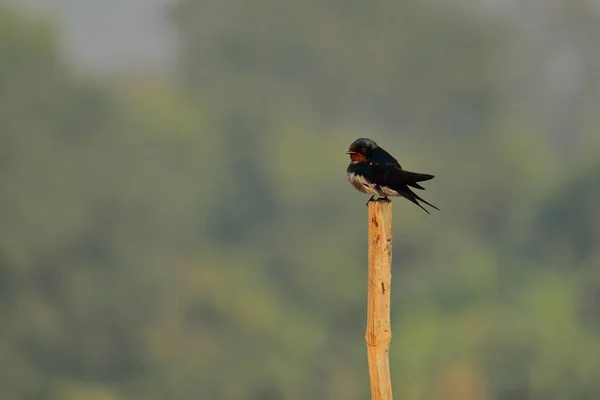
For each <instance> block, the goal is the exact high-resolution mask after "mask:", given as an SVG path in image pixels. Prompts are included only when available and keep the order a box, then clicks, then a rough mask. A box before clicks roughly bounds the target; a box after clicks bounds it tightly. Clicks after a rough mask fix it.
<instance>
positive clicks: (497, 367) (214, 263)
mask: <svg viewBox="0 0 600 400" xmlns="http://www.w3.org/2000/svg"><path fill="white" fill-rule="evenodd" d="M571 3H572V4H575V6H569V7H565V10H566V14H564V21H563V25H561V24H558V26H559V27H560V29H563V30H565V31H566V28H565V27H567V26H572V25H569V24H572V23H573V21H579V18H581V17H582V16H584V17H586V19H585V20H586V21H588V20H589V19H588V18H590V17H589V14H587V13H585V12H582V10H585V7H586V5H588V4H589V3H588V2H585V1H583V0H578V1H573V2H571ZM467 10H468V7H463V6H458V7H448V6H444V5H441V4H435V5H433V4H430V3H428V2H417V1H404V2H385V1H377V2H375V3H366V2H362V1H354V0H351V1H349V0H344V1H339V0H328V1H316V0H307V1H304V2H283V3H282V2H278V1H274V0H259V1H255V2H252V4H250V3H248V2H243V1H241V0H223V1H200V0H179V1H177V2H175V4H174V5H173V7H172V8H171V9H170V14H169V18H170V19H171V21H172V23H173V26H175V27H176V29H177V32H178V35H179V44H180V46H181V48H180V59H179V60H178V64H177V65H178V69H177V71H175V72H174V73H173V75H172V76H156V75H151V74H149V75H138V76H131V75H125V76H123V77H122V78H121V79H118V80H112V81H111V80H102V79H92V78H90V77H86V76H82V75H81V74H76V73H74V72H73V71H72V70H71V69H70V68H69V66H68V65H67V64H66V62H65V60H64V59H63V57H62V56H61V53H60V44H59V43H57V42H56V40H55V38H56V36H55V30H54V27H53V26H52V24H50V23H49V22H48V21H46V20H39V19H35V18H32V17H29V16H27V15H24V14H22V13H20V12H17V11H16V10H15V9H12V8H9V7H7V6H0V177H1V181H0V182H1V183H2V185H1V186H0V187H1V190H2V195H1V196H0V202H1V204H0V209H1V210H2V213H1V214H0V215H1V218H2V223H1V224H0V298H1V299H2V301H1V302H0V313H1V314H0V315H1V317H2V323H1V324H0V397H1V398H3V399H32V400H33V399H65V400H75V399H77V400H79V399H91V400H95V399H98V400H109V399H110V400H121V399H174V400H176V399H193V398H200V399H248V400H276V399H291V400H294V399H298V400H299V399H359V398H360V399H363V398H367V397H368V374H367V365H366V353H365V347H364V339H363V335H364V314H365V311H366V306H365V285H364V280H365V278H366V276H365V274H366V269H365V260H366V232H365V215H366V210H365V209H364V200H365V199H364V198H363V197H361V196H360V195H359V194H357V193H355V192H354V191H353V189H352V188H351V187H350V185H349V184H348V183H347V182H346V181H345V177H344V171H345V168H346V165H347V162H348V160H347V158H346V156H345V154H344V152H345V150H346V147H347V146H348V145H349V143H351V142H352V141H353V140H354V139H355V138H356V137H359V136H366V137H372V138H374V139H376V140H377V141H378V142H380V144H382V145H383V146H384V147H386V149H388V150H390V151H391V152H392V153H393V154H395V155H397V157H398V158H399V159H400V160H401V163H402V165H403V166H406V167H407V168H408V169H412V170H416V171H423V172H428V173H433V174H435V175H436V179H435V180H434V181H432V183H431V184H429V185H427V188H428V191H427V197H426V198H427V199H428V200H430V201H431V202H432V203H434V204H436V205H438V206H440V208H441V209H442V211H441V212H439V213H435V214H434V215H432V216H427V215H425V214H424V213H421V212H420V210H418V209H415V208H414V207H413V206H412V205H410V204H409V203H408V202H404V201H402V200H396V201H395V204H394V208H395V227H394V229H395V232H394V233H395V240H394V284H393V290H394V293H393V296H392V298H393V301H394V304H393V313H394V314H393V323H394V326H393V332H394V337H393V341H392V346H391V354H390V355H391V364H392V374H393V383H394V391H395V394H396V396H397V397H398V398H403V399H461V400H469V399H498V400H515V399H548V400H552V399H556V400H563V399H596V398H598V397H599V396H600V383H599V381H598V380H597V374H596V371H598V370H599V369H600V336H599V334H600V270H599V269H598V268H597V267H598V265H599V261H600V253H599V250H598V249H600V246H599V245H600V214H599V213H598V212H597V210H596V208H597V206H598V204H600V160H599V158H598V154H599V149H600V135H599V134H598V130H599V128H600V117H599V116H598V113H597V112H595V110H596V109H597V108H598V107H600V96H599V95H598V94H599V93H600V91H598V90H597V89H599V88H600V76H598V74H597V73H596V74H595V73H593V72H592V70H590V69H588V68H592V67H593V66H595V65H597V64H596V63H597V62H598V60H597V58H593V57H591V56H588V55H585V57H584V58H578V54H579V53H577V54H575V55H572V58H573V59H576V60H579V61H580V62H583V63H584V68H583V69H582V70H583V71H584V74H583V77H582V78H581V79H582V80H583V81H582V82H584V83H585V84H580V85H579V86H577V87H578V88H579V89H580V91H579V92H577V95H575V94H574V92H572V91H571V92H569V96H571V97H569V98H575V99H578V101H579V103H577V104H578V107H573V108H568V109H566V110H565V109H564V108H563V107H559V108H557V109H558V110H562V112H561V113H556V114H550V115H548V114H547V113H540V112H539V111H540V109H541V108H538V104H537V103H536V101H537V100H540V101H543V100H545V96H547V95H548V93H547V92H546V90H550V89H547V88H548V86H547V85H543V84H541V83H540V82H543V81H542V80H541V78H540V80H534V81H530V80H528V77H532V76H535V74H536V71H539V70H544V69H543V68H544V65H537V64H525V63H523V62H522V60H521V63H519V60H517V62H515V54H516V55H523V54H524V53H523V52H524V50H523V49H526V48H527V46H525V47H523V46H520V45H519V43H520V36H519V29H516V28H515V29H513V28H514V26H512V25H511V23H510V22H509V21H507V20H504V19H502V18H493V17H492V16H490V15H489V14H485V13H481V14H476V13H475V12H474V11H472V10H471V11H470V12H468V11H467ZM596 15H597V14H596ZM568 18H571V19H568ZM565 21H569V22H568V23H567V22H565ZM561 32H562V31H561ZM582 32H583V33H582ZM598 34H600V25H598V24H596V25H594V24H592V23H588V24H586V25H585V26H584V28H583V29H581V30H576V31H573V32H569V31H566V33H565V34H564V36H560V37H561V38H567V39H569V40H573V41H576V39H577V38H578V37H579V36H581V37H582V38H581V40H577V41H576V43H578V45H580V48H581V49H582V53H581V54H587V53H586V52H585V51H583V50H585V49H587V48H588V47H587V46H588V45H589V43H590V42H589V41H590V40H591V39H590V38H591V37H598V36H597V35H598ZM567 39H565V40H567ZM557 48H560V46H559V47H557ZM552 49H554V47H552ZM582 57H583V56H582ZM516 66H519V68H517V67H516ZM519 71H521V72H519ZM525 83H527V84H525ZM536 88H541V89H539V90H538V89H536ZM552 93H554V92H552ZM524 95H527V96H526V97H525V99H526V100H524V97H523V96H524ZM544 104H548V106H549V107H550V106H551V105H552V104H550V103H548V102H546V103H544ZM556 104H558V105H559V106H560V105H561V104H563V103H561V102H557V103H556ZM556 104H555V105H556ZM530 105H531V107H529V106H530ZM552 118H555V119H556V121H557V124H552V127H555V128H556V130H552V131H551V132H548V131H547V129H546V128H547V127H548V126H549V121H551V120H552ZM565 121H566V122H565ZM561 129H562V130H561ZM570 129H572V130H573V131H572V132H571V131H569V130H570ZM557 132H558V133H557ZM565 135H566V136H567V137H568V140H565V137H566V136H565ZM565 141H567V142H568V143H569V149H571V150H568V149H566V148H565V146H564V144H565Z"/></svg>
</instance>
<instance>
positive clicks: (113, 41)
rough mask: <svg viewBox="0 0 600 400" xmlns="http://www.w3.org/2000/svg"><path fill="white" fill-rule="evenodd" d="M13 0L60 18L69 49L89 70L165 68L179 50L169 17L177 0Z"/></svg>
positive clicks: (61, 33) (65, 41) (65, 43)
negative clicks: (166, 16) (166, 15)
mask: <svg viewBox="0 0 600 400" xmlns="http://www.w3.org/2000/svg"><path fill="white" fill-rule="evenodd" d="M9 1H10V2H12V3H14V4H17V5H19V6H21V7H22V8H27V9H29V10H32V11H36V12H40V13H42V14H48V15H50V16H51V18H52V19H54V20H55V21H57V24H56V25H57V27H58V28H59V32H60V35H61V44H62V45H63V46H64V50H65V52H66V53H67V55H68V56H69V57H70V58H71V59H72V60H73V61H74V64H75V65H79V66H83V67H85V68H86V69H87V68H90V69H93V70H96V71H102V70H112V69H128V68H134V69H135V68H139V67H142V66H143V68H144V69H146V70H147V69H162V68H164V67H165V65H166V63H167V61H168V59H169V56H170V54H172V52H173V51H174V46H173V42H172V40H169V34H168V24H166V22H165V19H164V17H163V11H164V9H165V8H166V7H167V6H168V5H169V4H170V3H171V2H172V0H101V1H98V0H9Z"/></svg>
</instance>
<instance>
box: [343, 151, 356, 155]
mask: <svg viewBox="0 0 600 400" xmlns="http://www.w3.org/2000/svg"><path fill="white" fill-rule="evenodd" d="M356 153H357V152H356V151H347V152H346V154H356Z"/></svg>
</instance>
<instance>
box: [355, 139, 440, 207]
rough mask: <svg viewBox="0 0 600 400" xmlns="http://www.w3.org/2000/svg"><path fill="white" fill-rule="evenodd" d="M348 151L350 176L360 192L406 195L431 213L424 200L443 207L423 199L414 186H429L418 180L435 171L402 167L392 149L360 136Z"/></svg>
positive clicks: (374, 194)
mask: <svg viewBox="0 0 600 400" xmlns="http://www.w3.org/2000/svg"><path fill="white" fill-rule="evenodd" d="M347 154H350V160H351V162H350V165H348V169H347V170H346V176H347V177H348V180H349V181H350V183H351V184H352V186H354V187H355V188H356V190H358V191H359V192H363V193H367V194H370V195H372V196H371V198H370V199H369V201H367V204H369V202H370V201H371V200H373V198H374V197H375V196H376V195H377V196H381V197H383V198H384V199H387V197H388V196H402V197H404V198H406V199H408V200H409V201H411V202H413V203H414V204H416V205H417V206H419V207H421V209H423V211H425V212H426V213H427V214H429V211H427V210H426V209H425V208H424V207H423V206H422V205H421V204H419V201H420V202H423V203H425V204H427V205H428V206H430V207H433V208H435V209H436V210H438V211H439V208H437V207H436V206H434V205H433V204H431V203H428V202H427V201H425V200H423V199H422V198H421V197H419V196H418V195H417V194H416V193H415V192H413V191H412V190H410V188H409V186H410V187H413V188H416V189H421V190H425V188H424V187H423V186H421V185H419V184H418V182H422V181H428V180H430V179H432V178H433V175H429V174H418V173H416V172H409V171H405V170H403V169H402V167H401V166H400V164H399V163H398V161H397V160H396V159H395V158H394V157H392V155H391V154H390V153H388V152H387V151H385V150H384V149H382V148H381V147H379V146H378V145H377V143H375V142H374V141H372V140H371V139H366V138H360V139H356V140H355V141H354V143H352V144H351V145H350V148H349V149H348V152H347Z"/></svg>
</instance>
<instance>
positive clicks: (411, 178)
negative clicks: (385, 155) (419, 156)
mask: <svg viewBox="0 0 600 400" xmlns="http://www.w3.org/2000/svg"><path fill="white" fill-rule="evenodd" d="M433 177H434V176H433V175H429V174H419V173H416V172H410V171H406V170H404V169H402V168H399V167H398V166H397V165H394V164H393V163H389V162H383V163H382V162H380V163H373V164H372V176H371V181H372V182H373V183H375V184H378V185H385V186H390V185H410V186H413V187H416V188H419V189H422V187H421V186H420V185H419V184H417V182H422V181H428V180H429V179H432V178H433Z"/></svg>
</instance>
